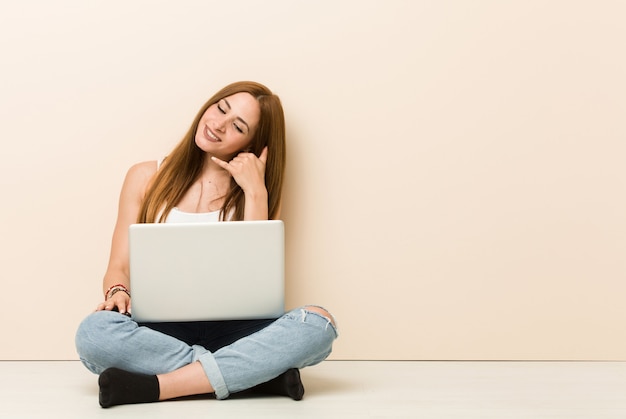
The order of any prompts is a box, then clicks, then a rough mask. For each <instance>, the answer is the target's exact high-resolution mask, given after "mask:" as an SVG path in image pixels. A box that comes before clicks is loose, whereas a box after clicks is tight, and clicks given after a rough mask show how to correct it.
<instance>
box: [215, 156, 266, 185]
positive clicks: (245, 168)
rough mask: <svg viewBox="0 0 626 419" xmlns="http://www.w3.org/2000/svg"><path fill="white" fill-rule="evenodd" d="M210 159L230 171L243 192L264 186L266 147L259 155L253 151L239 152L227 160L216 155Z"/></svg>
mask: <svg viewBox="0 0 626 419" xmlns="http://www.w3.org/2000/svg"><path fill="white" fill-rule="evenodd" d="M211 159H212V160H213V161H214V162H215V163H216V164H217V165H219V166H220V167H221V168H222V169H224V170H226V171H228V173H230V175H231V176H232V177H233V179H235V182H237V184H238V185H239V186H240V187H241V189H242V190H243V192H244V193H245V194H247V193H253V192H255V191H257V190H259V189H260V188H265V164H266V163H267V147H265V148H264V149H263V151H262V152H261V155H260V156H259V157H257V156H256V155H255V154H254V153H247V152H241V153H239V154H238V155H236V156H235V157H234V158H233V159H232V160H231V161H229V162H225V161H224V160H220V159H218V158H217V157H211Z"/></svg>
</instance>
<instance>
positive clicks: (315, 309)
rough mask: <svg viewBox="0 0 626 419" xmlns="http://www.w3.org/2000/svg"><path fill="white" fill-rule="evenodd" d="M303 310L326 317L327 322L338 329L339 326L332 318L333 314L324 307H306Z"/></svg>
mask: <svg viewBox="0 0 626 419" xmlns="http://www.w3.org/2000/svg"><path fill="white" fill-rule="evenodd" d="M302 308H303V309H304V310H306V311H310V312H312V313H317V314H319V315H320V316H323V317H325V318H326V320H328V322H329V323H331V324H332V325H333V326H335V327H337V325H336V324H335V318H334V317H333V316H332V314H330V313H329V312H328V311H326V310H325V309H323V308H322V307H318V306H304V307H302Z"/></svg>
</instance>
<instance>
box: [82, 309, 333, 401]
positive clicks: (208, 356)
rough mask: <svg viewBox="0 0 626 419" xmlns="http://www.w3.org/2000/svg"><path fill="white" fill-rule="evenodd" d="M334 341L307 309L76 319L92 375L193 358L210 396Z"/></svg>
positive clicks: (308, 358)
mask: <svg viewBox="0 0 626 419" xmlns="http://www.w3.org/2000/svg"><path fill="white" fill-rule="evenodd" d="M198 330H200V332H199V331H198ZM175 336H176V337H175ZM336 338H337V330H336V328H335V326H334V325H333V324H332V323H331V322H330V321H329V320H328V319H327V318H326V317H324V316H322V315H320V314H318V313H315V312H312V311H308V310H307V309H306V307H304V308H298V309H295V310H292V311H290V312H288V313H286V314H284V315H283V316H282V317H280V318H279V319H277V320H262V321H255V320H252V321H236V322H198V323H197V324H191V323H175V324H149V325H140V324H137V323H136V322H135V321H133V320H132V319H131V318H129V317H127V316H125V315H122V314H119V313H117V312H113V311H97V312H95V313H92V314H90V315H89V316H87V318H86V319H85V320H83V322H82V323H81V324H80V326H79V328H78V331H77V333H76V349H77V351H78V355H79V356H80V359H81V361H82V362H83V364H84V365H85V366H86V367H87V368H88V369H89V370H90V371H92V372H93V373H96V374H100V373H101V372H102V371H104V370H105V369H107V368H110V367H117V368H121V369H123V370H126V371H131V372H136V373H143V374H163V373H167V372H171V371H174V370H176V369H178V368H181V367H183V366H185V365H187V364H190V363H192V362H195V361H199V362H200V363H201V364H202V367H203V368H204V371H205V373H206V375H207V377H208V379H209V381H210V383H211V385H212V386H213V389H214V390H215V396H216V397H217V398H218V399H225V398H227V397H228V396H229V395H230V394H231V393H236V392H239V391H243V390H246V389H248V388H251V387H254V386H255V385H257V384H261V383H264V382H266V381H269V380H271V379H272V378H275V377H277V376H279V375H280V374H282V373H283V372H285V371H287V370H288V369H290V368H304V367H307V366H311V365H315V364H318V363H320V362H322V361H323V360H324V359H326V357H328V355H329V354H330V352H331V350H332V343H333V341H334V340H335V339H336ZM207 348H208V349H207Z"/></svg>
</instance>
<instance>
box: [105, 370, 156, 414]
mask: <svg viewBox="0 0 626 419" xmlns="http://www.w3.org/2000/svg"><path fill="white" fill-rule="evenodd" d="M98 384H99V385H100V406H102V407H111V406H116V405H119V404H134V403H149V402H156V401H158V400H159V393H160V391H159V380H158V379H157V377H156V375H145V374H135V373H132V372H128V371H124V370H120V369H118V368H108V369H106V370H105V371H104V372H103V373H102V374H100V377H99V378H98Z"/></svg>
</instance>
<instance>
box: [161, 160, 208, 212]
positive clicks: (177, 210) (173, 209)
mask: <svg viewBox="0 0 626 419" xmlns="http://www.w3.org/2000/svg"><path fill="white" fill-rule="evenodd" d="M163 160H164V159H161V160H157V171H158V170H159V169H160V168H161V163H163ZM161 213H162V211H161ZM161 213H160V214H159V215H158V216H157V220H158V219H159V217H160V216H161ZM219 220H220V211H219V210H217V211H211V212H185V211H181V210H179V209H178V208H176V207H174V208H172V210H171V211H170V213H169V214H167V218H166V219H165V222H166V223H213V222H217V221H219Z"/></svg>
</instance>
